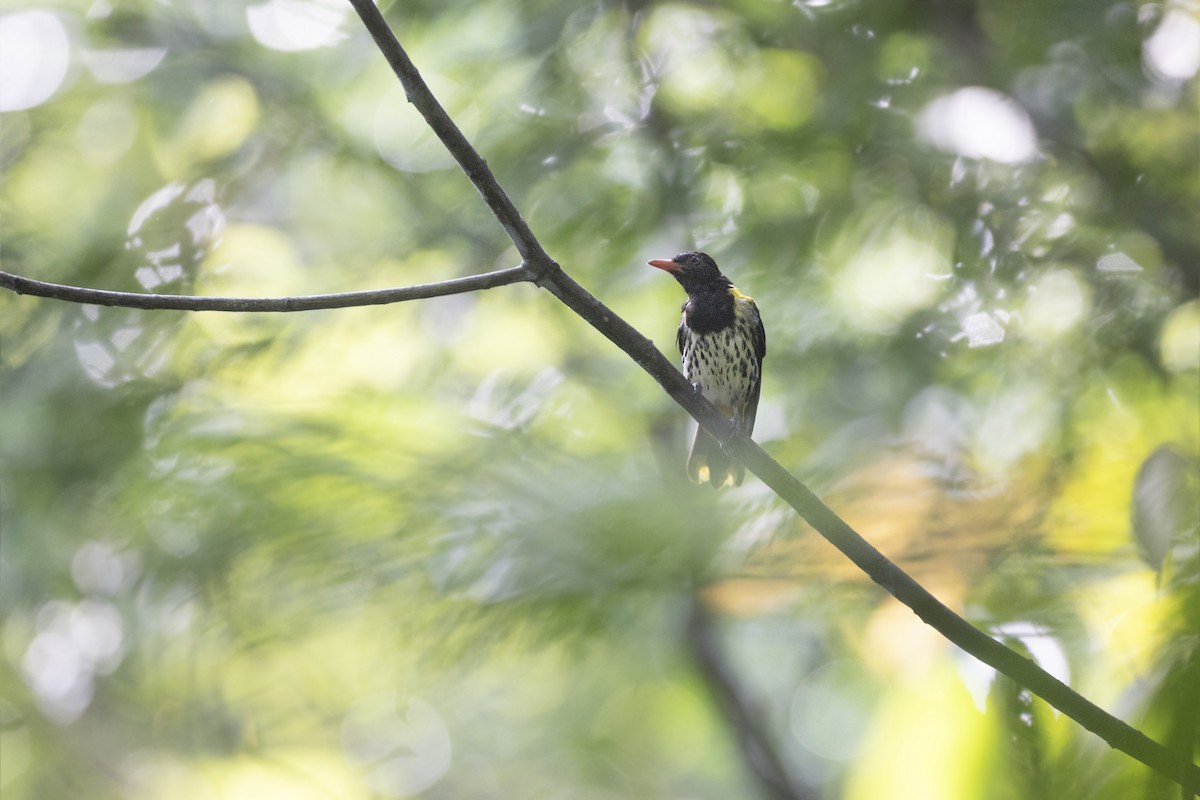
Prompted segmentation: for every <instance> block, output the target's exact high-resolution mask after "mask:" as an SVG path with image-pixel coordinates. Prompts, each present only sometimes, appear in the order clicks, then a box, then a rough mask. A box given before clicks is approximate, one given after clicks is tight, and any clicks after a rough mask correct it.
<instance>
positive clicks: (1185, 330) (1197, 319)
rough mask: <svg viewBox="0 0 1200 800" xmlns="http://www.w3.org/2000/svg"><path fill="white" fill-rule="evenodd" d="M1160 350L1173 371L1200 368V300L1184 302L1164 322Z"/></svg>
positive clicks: (1164, 364)
mask: <svg viewBox="0 0 1200 800" xmlns="http://www.w3.org/2000/svg"><path fill="white" fill-rule="evenodd" d="M1158 351H1159V353H1160V354H1161V356H1162V362H1163V366H1164V367H1166V368H1167V369H1169V370H1171V371H1172V372H1183V371H1184V370H1188V369H1197V368H1200V300H1192V301H1191V302H1189V303H1184V304H1183V305H1181V306H1179V307H1178V308H1176V309H1174V310H1172V311H1171V313H1170V314H1168V315H1167V319H1166V321H1164V322H1163V327H1162V334H1161V335H1160V337H1159V341H1158Z"/></svg>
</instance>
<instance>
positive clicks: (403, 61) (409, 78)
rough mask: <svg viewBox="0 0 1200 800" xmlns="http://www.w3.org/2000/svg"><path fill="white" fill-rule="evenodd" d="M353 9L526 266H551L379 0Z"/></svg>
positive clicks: (359, 1)
mask: <svg viewBox="0 0 1200 800" xmlns="http://www.w3.org/2000/svg"><path fill="white" fill-rule="evenodd" d="M350 5H352V6H354V10H355V11H357V12H358V16H359V17H361V18H362V21H363V25H364V26H365V27H366V29H367V31H369V32H370V34H371V37H372V38H373V39H374V40H375V44H376V45H378V46H379V50H380V52H382V53H383V57H384V58H386V59H387V62H388V64H390V65H391V67H392V71H393V72H395V73H396V77H397V78H399V79H400V83H401V85H402V86H403V87H404V94H405V96H406V97H408V102H410V103H412V104H413V106H414V107H415V108H416V109H417V111H419V112H421V116H422V117H424V118H425V122H426V123H428V125H429V127H430V128H432V129H433V132H434V133H435V134H437V137H438V138H439V139H441V140H442V144H444V145H445V146H446V149H447V150H449V151H450V154H451V155H452V156H454V159H455V160H456V161H458V165H459V166H460V167H462V170H463V172H465V173H467V177H468V178H470V179H471V183H472V184H474V185H475V188H476V189H478V190H479V193H480V194H481V195H483V200H484V202H485V203H487V204H488V208H490V209H491V210H492V213H493V214H494V215H495V216H496V219H497V220H499V221H500V225H501V226H502V227H503V228H504V230H505V232H506V233H508V237H509V238H510V239H512V241H513V244H515V245H516V246H517V252H519V253H520V254H521V258H523V259H525V263H527V264H529V265H530V266H531V267H532V268H533V269H534V270H538V269H539V268H540V267H541V266H542V265H544V264H546V263H547V262H549V261H550V257H549V256H547V255H546V251H545V250H543V249H542V245H541V243H540V242H538V240H537V238H536V237H535V236H534V235H533V232H532V231H530V230H529V225H528V224H526V222H525V219H524V218H523V217H522V216H521V212H519V211H517V207H516V205H514V204H513V201H512V200H510V199H509V197H508V194H507V193H506V192H505V191H504V189H503V188H501V186H500V183H499V181H497V180H496V176H495V175H493V174H492V170H491V168H490V167H489V166H488V165H487V162H486V161H484V160H483V157H482V156H481V155H479V153H478V151H476V150H475V148H474V147H471V143H470V142H468V141H467V137H466V136H463V133H462V131H460V130H459V129H458V126H457V125H455V124H454V120H452V119H451V118H450V115H449V114H447V113H446V109H444V108H442V104H441V103H439V102H438V100H437V98H436V97H434V96H433V92H431V91H429V87H428V86H427V85H426V84H425V81H424V80H422V78H421V74H420V73H419V72H417V68H416V66H415V65H414V64H413V63H412V60H411V59H410V58H409V57H408V53H406V52H404V48H402V47H401V46H400V42H398V41H397V40H396V34H394V33H392V29H391V28H390V27H389V26H388V24H387V21H386V20H384V18H383V14H382V13H380V11H379V9H378V8H377V7H376V5H375V2H374V0H350Z"/></svg>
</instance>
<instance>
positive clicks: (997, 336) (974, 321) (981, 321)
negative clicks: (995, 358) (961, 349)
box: [950, 311, 1004, 347]
mask: <svg viewBox="0 0 1200 800" xmlns="http://www.w3.org/2000/svg"><path fill="white" fill-rule="evenodd" d="M960 339H966V340H967V346H968V347H987V346H988V345H991V344H999V343H1000V342H1002V341H1004V326H1003V325H1001V324H1000V323H999V322H997V321H996V318H995V317H993V316H992V315H991V314H989V313H988V312H986V311H977V312H976V313H974V314H970V315H969V316H967V317H966V318H965V319H963V321H962V328H961V330H960V331H959V332H958V333H956V334H955V335H954V336H952V337H951V338H950V341H952V342H957V341H959V340H960Z"/></svg>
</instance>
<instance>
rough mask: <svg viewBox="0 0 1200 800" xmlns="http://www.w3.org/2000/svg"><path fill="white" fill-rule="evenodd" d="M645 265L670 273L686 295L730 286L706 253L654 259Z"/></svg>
mask: <svg viewBox="0 0 1200 800" xmlns="http://www.w3.org/2000/svg"><path fill="white" fill-rule="evenodd" d="M647 263H648V264H650V266H652V267H658V268H659V269H661V270H665V271H667V272H669V273H671V275H673V276H674V278H675V280H677V281H679V285H680V286H682V287H683V290H684V291H685V292H687V293H688V294H691V293H693V292H696V291H702V290H704V289H722V288H726V287H728V286H729V285H730V283H729V279H728V278H726V277H725V276H724V275H722V274H721V270H719V269H718V268H717V262H715V261H713V260H712V257H711V256H709V255H708V254H707V253H692V252H688V253H680V254H679V255H677V256H675V257H674V258H672V259H655V260H653V261H649V262H647Z"/></svg>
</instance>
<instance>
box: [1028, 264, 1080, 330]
mask: <svg viewBox="0 0 1200 800" xmlns="http://www.w3.org/2000/svg"><path fill="white" fill-rule="evenodd" d="M1026 291H1027V293H1028V296H1027V297H1026V299H1025V307H1024V309H1023V310H1022V312H1021V326H1022V328H1023V329H1024V331H1025V334H1026V336H1027V337H1028V338H1030V339H1032V340H1034V341H1039V342H1044V341H1053V340H1055V339H1057V338H1059V337H1060V336H1062V335H1064V334H1065V333H1067V332H1069V331H1072V330H1074V329H1075V328H1076V327H1078V326H1079V324H1080V323H1081V322H1082V321H1083V319H1084V317H1085V316H1086V314H1087V312H1088V309H1089V307H1090V305H1091V302H1090V298H1089V293H1088V291H1087V287H1086V286H1085V285H1084V284H1083V283H1081V282H1080V280H1079V278H1078V277H1077V276H1076V275H1075V273H1074V272H1072V271H1071V270H1068V269H1051V270H1048V271H1047V272H1046V273H1045V274H1043V275H1041V276H1039V277H1038V278H1037V279H1036V280H1034V281H1033V282H1032V283H1030V284H1029V286H1028V287H1027V290H1026Z"/></svg>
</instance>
